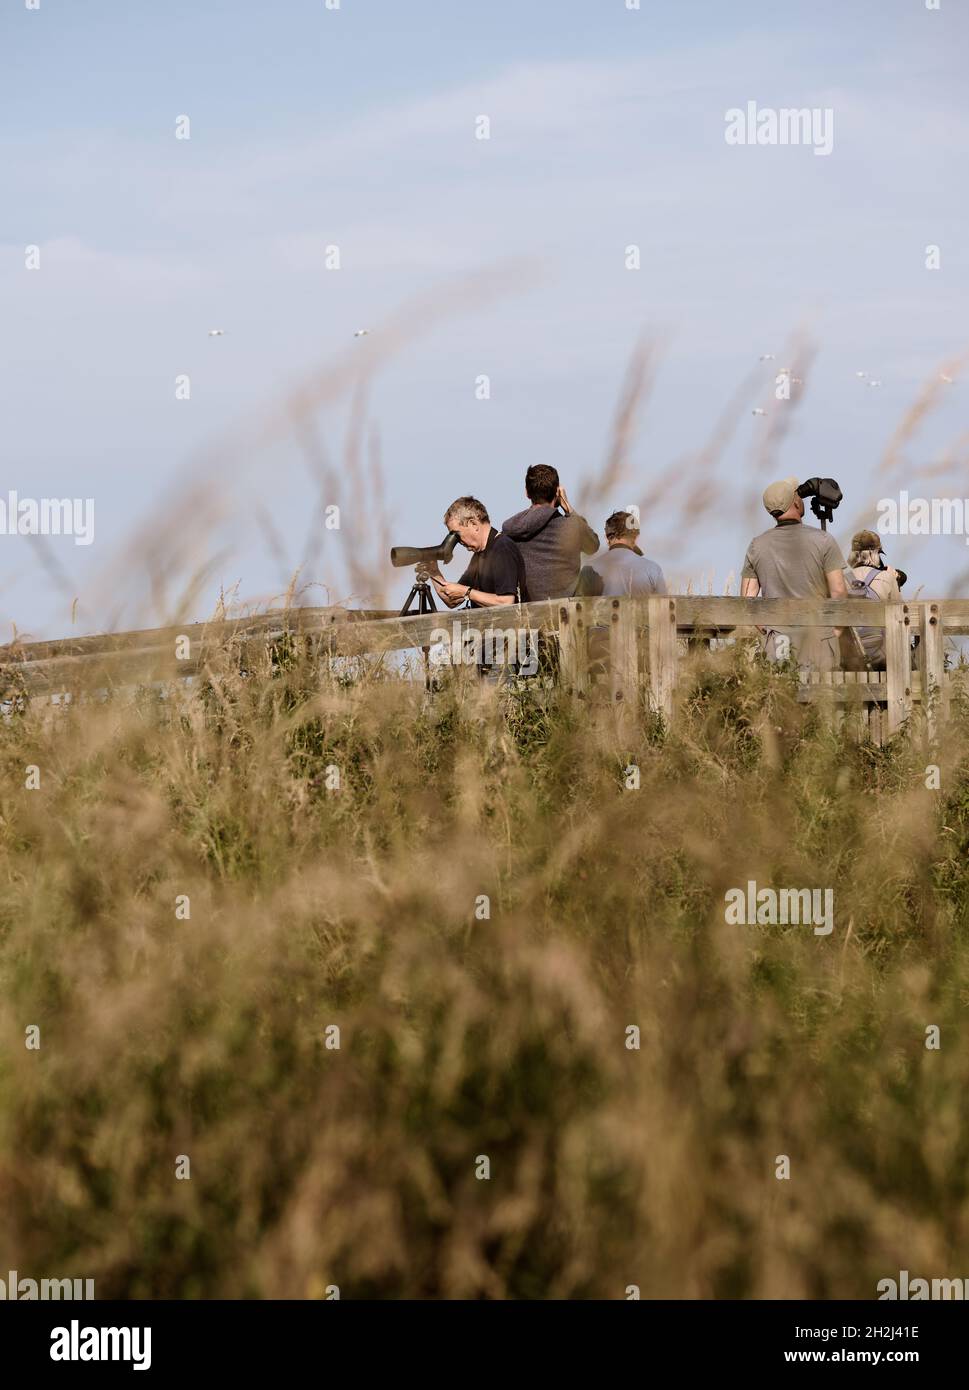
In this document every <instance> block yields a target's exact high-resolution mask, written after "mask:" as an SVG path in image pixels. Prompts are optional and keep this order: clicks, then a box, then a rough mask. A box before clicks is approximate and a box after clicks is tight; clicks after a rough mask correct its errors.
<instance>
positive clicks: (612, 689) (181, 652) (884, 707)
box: [0, 595, 969, 742]
mask: <svg viewBox="0 0 969 1390" xmlns="http://www.w3.org/2000/svg"><path fill="white" fill-rule="evenodd" d="M758 624H759V625H760V626H762V627H763V626H767V627H772V628H783V629H796V628H803V627H814V626H832V627H833V626H838V627H851V626H857V627H862V626H864V627H869V628H884V629H885V639H886V640H885V649H886V654H887V660H886V669H885V670H884V671H868V670H859V671H835V672H827V673H824V674H823V675H822V674H819V673H817V672H814V673H812V674H807V673H805V675H804V677H802V688H801V698H803V699H805V700H810V701H819V702H822V703H824V704H825V705H826V706H827V707H828V708H829V709H830V712H831V715H832V718H833V719H835V720H836V721H840V720H842V719H844V718H845V717H847V716H850V717H852V718H857V719H858V720H859V721H860V722H861V723H862V724H864V726H865V728H866V729H867V730H868V732H869V733H870V735H871V736H872V737H873V738H874V739H875V741H876V742H881V741H883V739H885V738H888V737H890V736H891V735H892V734H894V733H895V732H896V731H897V730H898V729H899V728H901V727H902V725H903V724H904V723H905V722H906V720H907V719H909V717H910V716H911V715H912V713H913V710H914V709H915V708H916V706H922V707H923V709H924V714H925V719H926V727H927V729H928V732H929V734H930V735H932V734H934V731H935V729H936V727H937V725H938V723H939V721H940V720H942V719H944V718H945V717H946V714H947V709H948V701H949V696H950V690H951V685H952V681H953V676H952V675H951V674H950V673H947V672H946V670H945V660H944V642H945V638H946V637H956V636H966V635H969V600H964V599H945V600H924V601H921V602H915V603H888V604H879V603H874V602H871V601H870V600H865V599H846V600H841V601H835V600H827V601H819V600H814V599H766V600H765V599H743V598H726V597H716V596H705V597H703V596H697V597H693V596H691V595H677V596H674V597H669V598H659V597H650V598H621V599H620V598H582V599H578V598H575V599H562V600H546V601H544V602H541V603H530V604H523V605H512V606H507V607H497V608H484V609H460V610H446V609H444V610H441V611H438V612H436V613H431V614H425V615H422V616H414V617H407V618H400V617H398V616H395V615H391V614H387V613H385V612H379V613H378V612H363V611H359V610H348V609H343V608H299V609H281V610H276V611H273V612H269V613H263V614H259V615H254V616H251V617H246V618H236V619H232V620H229V621H213V622H209V623H194V624H188V625H182V626H180V627H179V626H176V627H168V628H153V629H148V630H144V631H140V632H125V633H113V634H110V635H106V636H93V637H79V638H67V639H63V640H59V641H53V642H27V643H25V642H15V643H11V644H8V645H7V646H6V647H3V648H0V680H2V687H3V688H2V691H0V694H2V695H3V696H5V697H6V699H8V700H9V699H10V698H12V696H13V695H14V694H15V693H19V694H21V695H26V696H47V697H51V696H56V695H59V694H62V693H70V692H72V691H74V690H77V689H80V688H85V689H91V688H92V686H95V687H96V686H99V685H100V686H103V687H107V688H112V687H116V686H120V685H132V684H135V683H139V684H145V683H152V682H165V681H172V680H177V679H180V678H184V677H187V676H193V675H197V674H198V673H200V672H202V671H204V670H205V669H206V668H207V667H208V666H209V665H210V664H211V663H212V662H213V661H214V659H215V657H216V655H217V654H219V653H224V652H225V651H226V648H227V647H229V648H238V649H239V650H240V651H243V650H245V649H247V648H251V647H252V646H253V645H256V646H260V645H261V646H263V647H264V646H265V644H267V643H272V642H276V641H278V640H279V639H280V637H281V636H282V635H283V634H290V635H295V636H298V637H299V638H301V639H305V641H306V642H308V643H309V644H310V646H311V647H312V649H313V650H314V651H316V652H318V653H319V656H320V658H321V659H327V658H333V657H352V656H354V655H362V654H365V653H370V654H379V653H384V652H394V651H404V650H409V649H425V650H426V649H427V648H428V647H429V646H430V645H431V644H432V643H433V642H434V641H435V640H438V639H439V638H440V635H441V634H442V633H446V634H447V635H448V636H449V637H451V636H452V634H465V633H468V632H476V633H480V634H481V635H482V637H483V638H484V635H485V634H487V633H492V634H495V633H497V632H501V633H504V634H511V636H512V639H515V638H517V634H519V633H521V632H528V633H530V634H532V638H533V641H534V640H535V639H537V635H538V633H539V632H543V633H545V634H549V633H553V634H555V637H556V639H557V644H558V679H559V680H560V681H561V683H562V684H563V686H564V687H565V688H566V689H568V690H569V691H570V692H571V693H572V694H573V695H574V696H575V697H576V698H578V699H582V698H585V697H587V696H590V695H592V694H596V695H597V696H599V695H603V694H604V695H605V696H606V698H608V699H609V700H611V701H612V702H614V704H615V705H616V706H617V707H619V708H620V709H627V710H628V709H630V708H631V707H632V706H633V705H634V703H635V701H636V700H637V699H638V698H639V692H640V689H641V688H642V687H645V689H646V692H647V696H648V700H649V703H650V705H651V706H652V708H654V709H656V710H658V711H659V712H660V713H662V714H663V715H664V716H665V717H666V718H667V719H670V718H672V715H673V709H674V697H675V691H676V685H677V675H678V669H679V665H680V662H681V660H682V658H683V655H684V653H685V652H686V651H688V650H689V648H690V646H692V645H696V644H698V643H706V642H709V641H710V640H711V639H724V638H731V637H740V636H749V635H751V634H752V633H753V632H754V630H755V626H756V625H758ZM915 636H917V637H918V638H919V641H918V644H917V646H916V648H915V657H914V660H913V642H912V639H913V637H915ZM590 638H591V640H592V646H591V649H590Z"/></svg>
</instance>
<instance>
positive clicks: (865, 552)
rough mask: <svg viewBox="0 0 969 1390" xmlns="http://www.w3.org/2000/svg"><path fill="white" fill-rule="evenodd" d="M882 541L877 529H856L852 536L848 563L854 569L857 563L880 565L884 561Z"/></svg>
mask: <svg viewBox="0 0 969 1390" xmlns="http://www.w3.org/2000/svg"><path fill="white" fill-rule="evenodd" d="M881 555H882V541H881V536H879V534H878V532H877V531H856V532H855V534H854V535H853V536H852V538H851V553H850V555H849V556H848V564H849V565H850V566H851V568H852V569H854V567H855V566H856V565H874V566H876V567H880V566H881V563H882V559H881Z"/></svg>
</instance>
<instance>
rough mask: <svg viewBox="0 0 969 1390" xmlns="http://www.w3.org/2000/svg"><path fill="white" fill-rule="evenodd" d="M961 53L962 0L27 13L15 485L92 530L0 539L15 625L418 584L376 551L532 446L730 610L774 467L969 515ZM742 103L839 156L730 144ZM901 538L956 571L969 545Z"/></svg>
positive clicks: (4, 163) (3, 496) (0, 69)
mask: <svg viewBox="0 0 969 1390" xmlns="http://www.w3.org/2000/svg"><path fill="white" fill-rule="evenodd" d="M930 2H931V0H930ZM330 3H331V5H332V4H333V0H330ZM28 4H36V5H37V7H36V8H31V9H28ZM967 37H969V16H967V12H966V5H965V4H964V3H958V2H957V0H939V4H938V8H932V9H930V8H928V7H927V5H926V3H925V0H850V3H848V0H838V3H834V2H833V0H818V2H817V3H814V4H812V5H810V6H790V5H776V4H775V5H766V4H763V3H750V0H735V3H732V4H730V5H726V4H724V3H722V0H720V2H719V3H713V0H677V3H675V4H670V3H665V4H664V3H657V0H641V5H640V7H639V8H638V9H636V8H635V6H633V8H629V7H628V6H627V0H489V3H472V0H467V3H464V4H460V5H458V4H452V5H445V4H443V3H442V2H441V0H340V3H339V6H338V7H337V8H331V7H328V5H327V4H326V0H273V3H271V4H270V3H265V2H264V0H231V2H230V0H167V2H166V4H164V5H159V4H157V3H152V0H39V3H38V2H37V0H0V112H2V121H0V173H2V190H3V192H2V195H0V381H2V383H3V388H2V389H3V416H2V419H3V446H4V447H3V453H2V459H3V465H4V466H3V473H4V476H5V485H4V482H3V481H0V502H4V503H5V502H6V501H7V499H8V497H9V494H10V493H11V492H15V493H16V494H17V497H18V499H25V498H28V499H51V498H54V499H57V498H71V499H80V500H82V501H83V500H85V499H91V501H92V503H93V523H94V524H93V541H92V543H91V544H85V545H79V544H76V537H74V536H71V535H55V536H49V537H42V538H37V537H32V536H30V535H22V534H0V626H2V628H3V630H4V631H5V632H6V633H7V634H8V636H9V635H10V634H11V633H12V631H14V630H16V631H18V632H20V633H27V634H30V635H33V636H37V637H58V636H66V635H69V634H70V633H71V632H82V631H83V632H96V631H101V630H106V629H108V628H115V627H137V626H153V625H156V624H158V623H161V622H163V621H167V620H173V621H174V620H182V619H186V620H187V619H189V618H197V619H201V618H205V617H207V616H209V615H210V614H211V613H212V612H213V610H214V607H215V605H216V603H217V602H219V600H220V595H222V597H223V600H224V601H227V602H236V603H242V604H263V603H267V602H270V601H276V602H279V601H281V598H280V596H281V595H282V594H283V593H284V592H285V591H286V589H287V586H288V585H289V584H290V582H291V580H292V577H293V573H294V571H296V570H297V569H298V570H299V575H298V579H297V581H296V587H295V590H294V592H298V593H299V595H300V601H302V602H306V603H322V602H326V601H327V600H330V601H340V600H344V599H346V600H348V601H351V602H353V603H355V604H360V605H368V604H376V605H379V606H383V605H385V604H386V605H390V606H393V605H394V604H395V603H396V604H399V603H400V602H401V601H402V600H403V598H404V596H405V594H406V592H407V589H408V587H409V584H410V575H409V573H408V572H406V571H394V570H392V569H391V568H390V566H389V563H388V559H387V551H388V550H389V546H390V545H391V544H404V545H428V544H433V543H436V542H437V541H438V540H439V539H441V537H442V536H443V524H442V518H443V513H444V511H445V509H446V507H447V504H448V503H450V502H451V501H452V500H453V499H454V498H456V497H458V496H461V495H463V494H466V493H472V494H474V495H476V496H478V497H480V498H481V500H482V501H483V502H484V503H485V505H486V506H487V507H488V509H489V512H490V514H491V517H492V520H493V521H494V522H495V524H496V525H500V523H501V521H502V520H503V519H504V518H505V517H507V516H509V515H511V514H512V513H513V512H515V511H518V510H519V509H520V508H521V507H522V506H524V505H525V499H524V495H523V479H524V473H525V469H526V468H527V467H528V465H529V464H531V463H552V464H554V465H555V466H556V467H557V468H558V469H559V471H560V473H561V475H562V479H563V482H564V483H565V485H566V487H567V489H568V490H569V493H570V496H572V498H573V500H575V499H576V498H577V497H579V496H586V497H588V498H589V499H590V500H589V503H588V516H589V520H590V522H591V523H592V524H593V526H594V527H596V528H597V529H598V530H600V533H601V527H602V522H603V520H604V518H605V516H606V515H608V513H609V512H610V511H612V510H613V509H614V508H615V507H618V506H624V505H627V504H629V503H632V502H636V503H637V504H639V505H641V516H642V525H643V541H642V544H643V547H644V549H645V550H646V551H647V553H648V554H650V555H651V556H652V557H653V558H655V559H656V560H658V561H659V562H660V564H661V565H662V566H663V568H664V570H665V572H666V574H667V577H668V578H669V580H670V582H671V587H673V588H678V589H683V588H685V587H686V585H687V584H690V585H692V587H693V589H694V591H696V590H700V591H706V590H707V589H712V591H713V592H723V591H724V590H725V588H726V587H727V586H728V584H729V585H732V588H733V592H736V587H737V579H736V575H737V574H738V573H739V569H740V565H741V562H742V559H743V555H744V551H745V549H746V545H747V542H748V540H749V539H750V537H751V536H752V535H753V534H755V533H756V532H757V531H760V530H763V529H765V525H766V524H769V518H768V517H767V515H766V513H765V512H764V511H763V509H762V506H761V503H760V494H761V491H762V490H763V488H764V487H765V486H766V484H767V483H768V482H769V481H771V480H772V479H773V478H777V477H783V476H786V475H789V474H796V475H798V476H799V477H801V478H807V477H810V476H813V475H817V474H821V475H826V476H833V477H835V478H836V479H837V480H838V481H839V483H840V484H841V487H842V489H843V491H844V493H845V502H844V503H843V505H842V508H841V510H840V511H839V512H838V513H837V514H836V517H835V521H834V524H833V527H832V529H833V531H834V534H835V536H836V538H837V539H838V540H839V542H840V543H841V544H842V548H843V549H844V550H845V551H846V552H847V545H848V542H849V541H850V535H851V529H852V528H853V527H855V526H860V525H863V524H866V525H874V524H875V521H876V508H877V504H878V502H879V500H880V499H883V498H886V497H892V498H897V497H898V496H899V492H900V490H901V489H907V490H908V491H909V493H910V494H911V495H917V496H924V497H927V498H931V497H933V496H947V497H966V498H969V476H966V469H965V467H964V460H965V455H966V450H967V447H969V434H967V424H966V403H967V392H969V376H967V375H965V374H964V373H963V371H962V366H961V362H960V359H961V357H962V355H964V354H966V353H967V352H969V314H967V309H969V295H967V286H969V273H967V272H969V246H967V244H966V236H965V229H966V226H967V225H969V218H967V213H969V206H967V205H969V191H967V189H969V184H967V178H966V173H967V158H966V156H967V153H969V109H967V104H966V101H965V95H964V93H965V78H964V67H965V62H964V55H965V52H966V51H967V43H966V40H967ZM749 102H754V103H756V108H757V109H758V110H760V111H762V112H763V111H771V110H775V111H776V110H780V109H787V108H798V109H800V108H808V109H812V110H813V109H817V110H818V112H819V113H823V112H830V113H831V116H830V119H831V121H832V126H831V129H832V131H833V141H832V146H831V149H830V153H827V154H819V153H816V152H815V149H814V148H812V147H811V145H809V144H800V145H794V144H784V145H781V144H750V145H747V144H743V145H738V144H730V143H728V142H727V140H726V138H725V130H726V125H727V121H726V113H727V112H728V111H729V110H731V109H734V108H740V109H742V110H744V111H746V109H747V104H748V103H749ZM186 117H187V125H186V121H185V118H186ZM482 117H486V118H487V122H488V129H487V133H488V136H489V138H487V139H481V138H477V137H478V136H479V135H480V134H482V132H483V129H484V127H483V122H482V120H481V118H482ZM179 132H180V133H181V134H183V135H184V134H185V133H186V132H187V134H188V136H189V138H187V139H186V138H177V134H178V133H179ZM930 246H935V247H938V248H939V249H938V253H937V256H938V268H937V269H933V268H929V266H928V265H927V252H926V248H927V247H930ZM334 247H335V248H338V253H339V266H338V267H335V266H333V264H332V261H333V255H334V253H333V251H332V249H330V250H329V251H328V248H334ZM630 247H635V248H638V257H639V268H638V269H632V268H627V263H628V262H629V259H630V255H629V251H628V248H630ZM31 248H34V249H31ZM328 260H329V262H330V264H329V265H328ZM214 328H222V329H224V333H223V334H221V335H219V336H210V330H212V329H214ZM361 328H366V329H368V330H369V331H368V333H367V334H366V335H364V336H360V337H355V336H354V335H355V333H356V332H357V330H358V329H361ZM638 343H643V344H646V345H647V347H648V352H649V361H650V364H651V369H650V374H649V380H648V383H647V389H646V390H645V391H644V392H643V394H642V397H641V399H640V401H639V407H638V410H637V411H635V412H634V425H635V428H634V429H631V430H630V431H629V432H628V435H627V436H626V439H625V445H626V447H625V450H624V453H623V458H624V469H625V472H624V473H620V475H619V476H617V477H615V478H614V480H613V481H612V482H608V483H607V484H606V485H599V486H596V485H595V483H594V480H595V479H596V478H597V477H598V478H600V479H601V477H602V473H603V469H604V466H605V464H606V461H607V459H608V458H609V456H610V441H611V439H612V437H613V427H614V419H615V416H616V411H617V407H618V405H619V402H620V400H621V397H622V393H623V383H624V381H626V380H627V379H628V378H627V371H628V368H629V364H630V361H631V359H632V357H633V354H634V352H635V351H636V347H637V344H638ZM762 357H768V358H770V359H772V360H767V361H762V360H761V358H762ZM787 365H790V366H791V368H792V375H795V376H798V377H800V378H801V380H802V381H803V386H795V388H794V394H793V398H792V399H791V400H783V399H781V400H778V399H777V397H776V394H775V393H776V384H775V383H776V374H777V372H778V371H779V369H780V367H782V366H787ZM967 365H969V359H967ZM859 372H864V373H866V375H865V376H859V375H858V373H859ZM942 375H948V376H951V377H952V380H951V382H946V383H942V382H941V376H942ZM482 378H487V393H485V388H484V387H483V385H482ZM871 381H877V382H880V385H878V386H871V385H869V383H870V382H871ZM926 392H928V394H927V395H926ZM755 410H762V411H763V412H764V413H763V414H754V413H753V412H754V411H755ZM906 418H908V419H909V421H910V423H911V426H912V427H911V428H910V429H906V430H903V431H902V433H901V434H899V426H900V424H901V422H902V421H903V420H905V419H906ZM713 439H717V440H718V445H717V447H716V448H711V447H710V444H711V440H713ZM704 451H705V452H704ZM698 455H699V456H700V460H701V463H702V466H701V465H700V464H698V462H697V458H698ZM583 489H585V491H583ZM327 506H330V507H331V508H332V507H334V506H337V507H338V508H339V512H338V513H333V512H332V511H331V512H330V513H327V512H326V511H325V508H326V507H327ZM6 511H9V507H7V508H6ZM5 514H6V512H4V515H5ZM327 515H328V516H329V518H330V521H331V526H330V527H327V526H325V525H324V517H325V516H327ZM336 520H338V521H339V525H338V526H336V525H334V524H333V523H334V521H336ZM967 529H969V522H967ZM885 549H886V552H887V553H888V556H889V559H891V560H893V561H896V562H897V563H898V564H900V565H902V566H903V567H904V568H905V569H906V570H907V571H908V573H909V576H910V584H909V587H908V590H907V591H906V592H908V593H909V594H913V595H914V591H915V590H916V589H917V588H918V587H919V586H922V592H923V596H930V595H931V596H939V595H945V594H948V593H951V592H953V591H955V592H959V593H962V594H965V593H967V592H969V587H967V585H969V572H967V567H969V547H967V546H966V544H965V537H964V536H963V535H945V536H925V537H922V536H898V537H886V541H885ZM459 564H461V561H460V559H456V560H455V562H454V563H453V565H452V571H453V572H452V571H448V572H449V573H450V575H451V577H452V578H456V577H457V573H458V571H457V568H456V566H457V565H459ZM2 640H6V638H4V639H2Z"/></svg>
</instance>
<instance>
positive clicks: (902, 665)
mask: <svg viewBox="0 0 969 1390" xmlns="http://www.w3.org/2000/svg"><path fill="white" fill-rule="evenodd" d="M911 631H912V627H911V610H910V607H909V605H908V604H907V603H886V604H885V666H886V674H887V676H888V704H887V708H886V721H887V724H888V735H889V737H891V736H892V734H895V733H897V732H898V730H899V729H900V728H901V727H902V725H903V724H904V723H905V721H906V719H908V718H910V716H911V713H912V649H911V641H910V638H911Z"/></svg>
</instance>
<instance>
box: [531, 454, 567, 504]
mask: <svg viewBox="0 0 969 1390" xmlns="http://www.w3.org/2000/svg"><path fill="white" fill-rule="evenodd" d="M558 490H559V475H558V469H556V468H553V467H552V465H551V464H550V463H533V464H532V466H531V468H529V469H528V471H527V472H526V474H525V496H526V497H527V498H528V500H529V502H545V503H549V502H554V501H555V498H556V496H557V494H558Z"/></svg>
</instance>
